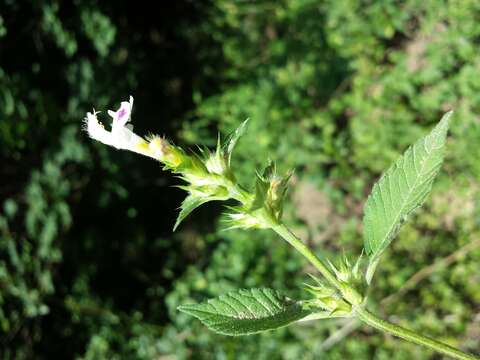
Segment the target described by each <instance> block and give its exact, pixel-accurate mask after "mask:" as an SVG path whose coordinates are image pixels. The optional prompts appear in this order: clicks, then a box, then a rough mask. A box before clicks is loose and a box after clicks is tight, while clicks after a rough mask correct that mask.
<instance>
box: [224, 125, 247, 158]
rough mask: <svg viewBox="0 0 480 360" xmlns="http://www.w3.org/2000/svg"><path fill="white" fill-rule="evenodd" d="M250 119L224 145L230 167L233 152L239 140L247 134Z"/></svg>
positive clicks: (228, 137) (231, 134) (227, 138)
mask: <svg viewBox="0 0 480 360" xmlns="http://www.w3.org/2000/svg"><path fill="white" fill-rule="evenodd" d="M248 121H249V119H247V120H245V121H244V122H242V123H241V124H240V125H239V126H238V127H237V128H236V129H235V131H233V132H232V133H230V134H229V135H228V136H227V137H226V139H225V143H224V151H225V156H226V160H227V164H228V166H230V159H231V157H232V152H233V149H234V147H235V145H236V144H237V141H238V139H240V137H241V136H242V135H243V134H244V133H245V130H246V129H247V124H248Z"/></svg>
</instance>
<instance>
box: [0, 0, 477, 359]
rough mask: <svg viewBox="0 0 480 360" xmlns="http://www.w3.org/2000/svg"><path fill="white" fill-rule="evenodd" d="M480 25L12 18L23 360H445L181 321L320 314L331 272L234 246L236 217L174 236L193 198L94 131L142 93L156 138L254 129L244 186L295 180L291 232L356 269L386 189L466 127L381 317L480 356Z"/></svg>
mask: <svg viewBox="0 0 480 360" xmlns="http://www.w3.org/2000/svg"><path fill="white" fill-rule="evenodd" d="M479 19H480V3H479V2H478V1H477V0H450V1H446V0H406V1H395V0H382V1H367V0H321V1H314V0H281V1H249V0H242V1H240V0H238V1H226V0H210V1H194V0H178V1H173V2H168V3H167V2H165V3H163V2H161V3H160V2H159V3H157V2H141V1H137V2H133V3H132V2H127V1H112V2H107V1H98V0H82V1H80V0H76V1H71V2H63V1H55V0H25V1H14V0H0V165H1V166H0V207H1V208H0V211H1V214H0V356H1V358H2V359H31V358H39V359H47V358H48V359H50V358H53V357H54V356H57V357H58V356H61V358H64V359H159V360H160V359H162V360H167V359H168V360H170V359H313V358H325V359H389V360H393V359H434V358H435V359H436V358H438V357H435V355H434V354H432V353H430V352H428V351H426V350H424V349H420V348H418V347H415V346H413V345H410V344H408V343H404V342H401V341H398V340H396V339H393V338H391V337H388V336H387V337H386V336H384V335H382V334H379V333H376V332H375V331H373V330H371V329H367V328H363V327H357V328H356V329H354V330H353V331H352V332H350V333H347V332H344V335H343V336H339V335H341V333H339V332H338V330H339V329H341V328H342V327H344V326H345V324H346V323H345V321H338V320H336V321H334V320H329V321H317V322H312V323H305V324H302V325H293V326H290V327H288V328H284V329H280V330H277V331H273V332H268V333H264V334H261V335H258V336H250V337H243V338H228V337H224V336H219V335H215V334H213V333H211V332H209V331H208V330H207V329H206V328H205V327H203V326H202V325H201V324H200V323H199V322H198V321H196V320H194V319H193V318H190V317H188V316H186V315H184V314H180V313H178V312H177V311H176V306H177V305H179V304H184V303H188V302H192V301H198V300H203V299H204V298H207V297H214V296H217V295H219V294H222V293H225V292H227V291H230V290H233V289H235V288H237V287H244V288H248V287H255V286H268V287H273V288H276V289H279V290H282V291H283V292H285V293H287V294H289V295H290V296H292V297H294V296H303V297H305V294H302V293H301V291H300V290H298V289H299V288H300V287H301V285H302V283H303V282H305V281H308V278H307V276H306V273H307V272H310V271H313V270H312V269H311V268H310V267H308V266H307V265H306V263H305V262H304V261H303V260H302V259H301V258H300V257H299V255H297V254H295V253H294V252H293V251H292V249H290V248H289V247H288V246H287V245H286V244H285V243H283V242H281V241H280V240H279V239H278V238H277V237H276V236H274V235H272V234H271V233H269V232H266V231H265V232H262V231H260V232H245V231H230V232H222V231H221V228H222V226H221V222H220V219H221V212H222V208H221V206H220V205H215V204H213V205H211V204H209V205H206V206H204V207H202V208H200V209H199V210H198V211H196V212H195V213H194V214H193V215H192V216H190V217H189V218H188V219H187V221H186V222H185V223H184V224H183V225H182V226H181V228H180V230H179V231H177V232H176V233H172V231H171V229H172V226H173V223H174V219H175V215H176V208H177V207H178V205H179V204H180V201H181V200H182V198H183V196H184V194H183V193H182V192H181V191H180V190H178V189H176V188H174V187H172V185H175V184H178V180H177V179H175V178H173V177H172V176H170V175H169V174H167V173H164V172H162V171H161V170H160V167H159V165H158V164H156V163H155V162H153V161H150V160H148V159H144V158H141V157H139V156H136V155H135V154H131V153H125V152H120V151H116V150H114V149H112V148H107V147H105V146H103V145H101V144H98V143H94V142H92V141H90V140H89V139H88V138H87V136H86V134H85V133H84V132H82V131H81V121H82V118H83V117H84V114H85V113H86V112H87V111H90V110H91V109H92V106H96V107H97V108H99V109H107V108H111V109H116V108H117V106H118V104H119V102H120V100H125V99H127V97H128V95H130V94H132V95H133V96H134V97H135V111H134V124H135V127H136V130H138V133H140V134H146V133H148V132H149V131H150V132H154V133H159V134H165V135H167V136H168V137H170V138H172V139H174V140H175V141H176V142H177V143H179V144H181V145H185V146H194V144H201V145H207V146H211V145H213V144H214V143H215V140H216V136H217V131H220V132H221V133H223V134H226V133H228V132H229V131H231V130H232V129H234V128H235V127H236V126H237V125H238V124H239V123H240V122H241V121H243V120H244V119H245V118H247V117H248V118H250V119H251V121H250V124H249V130H248V132H247V134H246V135H245V137H243V138H242V140H241V142H240V144H239V146H238V148H237V150H236V153H235V154H234V163H235V169H236V171H237V173H238V177H239V178H240V179H241V181H242V182H243V183H244V184H245V185H247V186H249V185H252V178H253V174H254V170H255V169H256V168H260V167H261V166H262V165H263V164H265V163H266V161H267V159H268V158H271V159H275V160H277V161H278V164H279V166H280V169H282V170H283V171H285V170H287V169H290V168H294V169H295V176H294V179H293V181H292V191H291V192H290V201H289V205H288V207H287V209H286V213H285V220H286V222H287V223H288V224H290V225H292V227H293V229H294V230H295V232H297V233H298V234H299V235H301V236H302V237H303V238H304V239H305V241H307V242H308V243H309V245H310V246H312V247H313V248H314V249H315V250H316V251H317V252H318V253H319V254H320V253H323V254H336V255H337V256H338V255H340V254H341V253H342V251H345V252H346V253H347V254H352V255H358V254H359V253H360V251H361V248H362V238H361V218H362V206H363V203H364V201H365V198H366V196H367V195H368V193H369V190H370V187H371V185H372V184H373V182H374V181H375V180H376V179H377V178H378V177H379V176H380V175H381V173H382V171H383V170H385V169H386V168H387V167H388V165H389V164H390V163H391V162H392V161H393V160H394V159H395V158H396V157H397V156H398V155H399V154H401V153H402V152H403V151H404V150H405V148H406V147H407V146H408V145H409V144H410V143H412V142H413V141H414V140H415V139H417V138H418V137H420V136H421V135H423V134H425V133H426V131H428V129H430V128H431V127H432V125H433V124H435V123H436V121H438V120H439V119H440V117H441V115H442V114H443V113H444V112H445V111H447V110H449V109H451V108H454V109H455V111H456V114H455V118H454V122H453V124H452V131H451V137H450V138H449V141H448V154H447V159H446V162H445V165H444V167H443V171H442V173H441V175H440V178H439V180H438V181H437V182H436V185H435V186H434V190H433V192H432V195H431V196H430V197H429V200H428V202H427V204H426V206H425V207H424V208H423V209H422V210H421V211H419V212H418V214H417V215H416V216H415V217H414V218H413V219H412V221H411V222H410V223H409V224H408V225H406V226H405V227H404V228H403V230H402V231H401V232H400V234H399V238H398V239H397V240H396V241H395V242H394V243H393V246H392V247H391V249H390V250H389V251H388V254H387V256H386V258H385V260H384V261H383V262H382V264H381V266H380V269H379V271H378V273H377V275H376V278H375V281H374V288H373V289H372V290H371V297H372V301H371V306H372V307H374V308H376V309H377V311H378V312H379V313H380V314H381V315H383V316H386V315H385V314H389V316H390V320H392V321H394V322H397V323H399V324H402V325H405V326H409V327H412V328H414V329H416V330H418V331H421V332H424V333H426V334H431V335H433V336H437V337H439V338H440V339H442V340H444V341H447V342H449V343H451V344H453V345H455V346H459V347H462V348H463V349H465V350H469V351H473V352H475V351H476V352H477V353H478V352H480V341H479V339H480V231H479V222H480V210H479V206H478V204H479V199H480V192H479V191H480V183H479V180H480V158H479V155H478V154H479V150H478V149H479V147H480V117H479V114H480V76H479V73H480V52H479V51H478V49H479V48H478V46H479V44H480V21H479ZM103 115H104V116H105V114H103ZM460 248H461V249H463V250H460V253H458V252H456V251H457V250H458V249H460ZM333 256H335V255H333ZM442 259H443V260H442ZM432 264H435V265H434V266H433V267H430V266H431V265H432ZM418 272H420V273H419V274H420V275H418ZM414 274H417V275H416V277H414V279H413V282H411V283H412V284H413V285H414V286H413V287H412V288H403V290H401V289H402V286H403V285H404V283H405V282H406V281H407V280H408V279H410V278H411V277H412V276H414ZM399 290H400V293H398V291H399ZM391 294H397V295H395V296H394V297H393V298H389V299H387V300H386V301H383V302H382V301H381V300H382V299H384V298H385V297H387V296H388V295H391ZM351 325H352V324H350V325H349V324H347V326H351ZM332 336H333V337H332ZM327 339H328V340H327Z"/></svg>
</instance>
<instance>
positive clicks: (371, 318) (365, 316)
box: [271, 223, 480, 360]
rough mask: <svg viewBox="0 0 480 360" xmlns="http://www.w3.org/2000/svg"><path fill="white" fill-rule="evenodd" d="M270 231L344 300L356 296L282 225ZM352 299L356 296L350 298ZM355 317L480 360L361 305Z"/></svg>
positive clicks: (438, 348)
mask: <svg viewBox="0 0 480 360" xmlns="http://www.w3.org/2000/svg"><path fill="white" fill-rule="evenodd" d="M271 229H272V230H273V231H275V232H276V233H277V234H278V235H280V236H281V237H282V238H283V239H285V240H286V241H287V242H288V243H289V244H290V245H292V246H293V247H294V248H295V249H296V250H297V251H298V252H299V253H300V254H302V255H303V256H304V257H305V258H306V259H307V260H308V261H310V263H311V264H312V265H313V266H315V268H316V269H317V270H318V271H319V272H320V273H321V274H322V275H323V276H324V277H325V279H326V280H327V281H328V282H329V283H330V284H331V285H333V286H335V287H336V288H337V289H338V290H339V291H340V292H341V293H342V295H343V296H344V298H345V300H347V301H349V302H351V301H350V299H349V298H351V295H352V294H354V295H356V291H355V290H354V289H353V288H351V287H349V286H347V285H346V284H343V283H341V282H340V281H338V280H337V278H336V277H335V275H334V274H333V273H332V272H331V271H330V269H329V268H328V266H327V265H326V264H324V263H323V262H322V260H320V259H319V258H318V257H317V256H316V255H315V254H314V253H313V252H312V251H311V250H310V249H309V248H308V247H307V246H306V245H305V244H304V243H303V242H302V241H301V240H300V239H299V238H298V237H297V236H296V235H295V234H293V233H292V232H291V231H290V230H289V229H288V228H287V227H286V226H285V225H283V224H278V223H277V224H272V226H271ZM352 298H353V299H355V298H356V296H353V297H352ZM353 308H354V310H355V314H356V316H357V317H358V318H359V319H360V320H362V321H363V322H364V323H366V324H368V325H370V326H372V327H374V328H375V329H378V330H381V331H383V332H386V333H389V334H392V335H394V336H397V337H399V338H402V339H404V340H407V341H410V342H412V343H414V344H417V345H422V346H425V347H427V348H429V349H432V350H435V351H437V352H439V353H442V354H445V355H449V356H451V357H453V358H455V359H466V360H480V357H477V356H474V355H471V354H467V353H465V352H463V351H461V350H458V349H455V348H454V347H451V346H449V345H446V344H444V343H442V342H440V341H437V340H435V339H432V338H429V337H427V336H423V335H420V334H418V333H416V332H414V331H411V330H408V329H405V328H402V327H400V326H397V325H395V324H391V323H389V322H387V321H385V320H382V319H380V318H378V317H376V316H375V315H373V314H372V313H370V312H369V311H368V310H366V309H364V308H363V307H362V306H361V305H355V304H353Z"/></svg>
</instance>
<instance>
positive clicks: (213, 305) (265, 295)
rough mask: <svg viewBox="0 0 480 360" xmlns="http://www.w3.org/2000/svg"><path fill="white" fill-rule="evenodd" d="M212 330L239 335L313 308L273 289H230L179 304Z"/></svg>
mask: <svg viewBox="0 0 480 360" xmlns="http://www.w3.org/2000/svg"><path fill="white" fill-rule="evenodd" d="M178 310H180V311H183V312H185V313H187V314H190V315H193V316H195V317H196V318H198V319H199V320H200V321H201V322H202V323H203V324H204V325H206V326H207V327H208V328H209V329H210V330H212V331H215V332H217V333H220V334H223V335H230V336H239V335H249V334H255V333H258V332H261V331H265V330H272V329H276V328H279V327H281V326H286V325H288V324H290V323H292V322H294V321H297V320H299V319H301V318H303V317H305V316H307V315H308V314H310V313H311V312H310V311H308V310H305V309H303V308H302V306H301V305H300V304H299V303H298V302H295V301H293V300H290V299H288V298H286V297H284V296H282V295H280V294H279V293H278V292H277V291H276V290H272V289H267V288H263V289H249V290H238V291H234V292H230V293H228V294H226V295H221V296H220V297H218V298H215V299H210V300H208V301H207V302H204V303H201V304H193V305H183V306H179V307H178Z"/></svg>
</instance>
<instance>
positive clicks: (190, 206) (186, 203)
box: [173, 195, 212, 231]
mask: <svg viewBox="0 0 480 360" xmlns="http://www.w3.org/2000/svg"><path fill="white" fill-rule="evenodd" d="M210 200H212V199H211V198H208V197H206V196H205V197H198V196H193V195H188V196H187V197H186V198H185V199H184V200H183V202H182V205H181V206H180V213H179V214H178V217H177V221H176V222H175V225H174V226H173V231H175V230H176V229H177V227H178V225H180V223H181V222H182V221H183V220H184V219H185V218H186V217H187V216H188V214H190V213H191V212H192V211H193V210H195V209H196V208H197V207H199V206H200V205H202V204H205V203H206V202H208V201H210Z"/></svg>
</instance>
